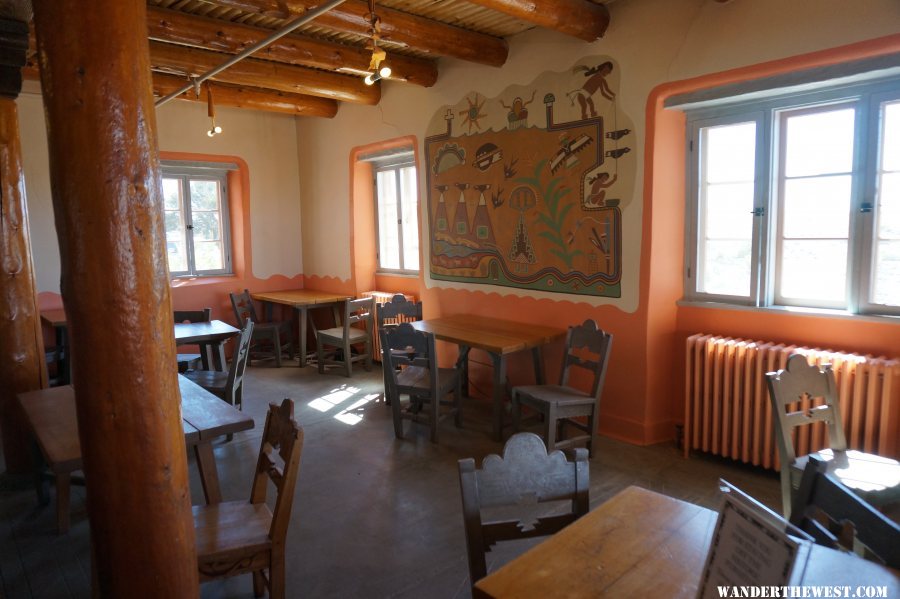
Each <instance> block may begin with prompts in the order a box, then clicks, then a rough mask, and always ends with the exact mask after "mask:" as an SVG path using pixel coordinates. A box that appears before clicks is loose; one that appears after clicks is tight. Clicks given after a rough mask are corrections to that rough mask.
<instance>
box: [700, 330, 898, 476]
mask: <svg viewBox="0 0 900 599" xmlns="http://www.w3.org/2000/svg"><path fill="white" fill-rule="evenodd" d="M793 353H801V354H804V355H805V356H807V359H808V360H809V362H810V364H813V363H814V364H817V365H822V364H831V365H832V368H833V370H834V375H835V382H836V385H837V389H838V392H839V401H840V406H841V417H842V419H843V424H844V431H845V434H846V437H847V445H848V447H849V448H850V449H858V450H861V451H867V452H870V453H877V454H880V455H884V456H888V457H897V449H898V443H897V429H898V427H897V424H898V412H900V360H897V359H888V358H885V357H872V356H863V355H857V354H850V353H845V352H836V351H829V350H822V349H811V348H808V347H797V346H794V345H785V344H783V343H775V342H771V341H748V340H746V339H734V338H731V337H720V336H716V335H704V334H697V335H691V336H690V337H688V339H687V359H686V363H685V402H684V454H685V457H687V456H688V454H689V453H690V451H691V450H697V451H703V452H708V453H712V454H715V455H720V456H723V457H727V458H732V459H735V460H740V461H741V462H746V463H748V464H753V465H756V466H762V467H764V468H772V469H776V470H777V469H778V468H779V463H778V455H777V454H778V445H777V443H776V441H775V437H774V434H775V430H774V424H773V420H772V406H771V405H770V403H769V392H768V388H767V387H766V379H765V373H767V372H772V371H774V370H778V369H780V368H784V366H785V364H786V362H787V359H788V356H790V355H791V354H793ZM804 402H805V403H807V404H809V405H808V406H803V407H812V406H814V405H816V404H817V403H821V402H820V401H817V400H804ZM798 403H799V402H798ZM827 444H828V439H827V434H826V432H825V426H824V424H823V423H816V424H814V425H811V426H804V427H800V428H799V429H797V431H796V433H795V435H794V447H795V449H796V451H797V455H804V454H807V453H810V452H812V451H817V450H819V449H822V448H824V447H827Z"/></svg>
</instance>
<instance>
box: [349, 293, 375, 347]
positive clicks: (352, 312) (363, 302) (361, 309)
mask: <svg viewBox="0 0 900 599" xmlns="http://www.w3.org/2000/svg"><path fill="white" fill-rule="evenodd" d="M374 308H375V300H374V299H373V298H371V297H364V298H360V299H355V300H347V301H346V302H344V341H346V340H347V338H348V336H349V334H350V327H351V326H353V325H354V324H356V323H358V322H361V323H363V325H364V326H365V328H366V333H367V334H369V335H371V334H372V330H373V326H372V323H373V320H374V315H373V310H374Z"/></svg>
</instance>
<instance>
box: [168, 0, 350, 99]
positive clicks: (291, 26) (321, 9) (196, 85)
mask: <svg viewBox="0 0 900 599" xmlns="http://www.w3.org/2000/svg"><path fill="white" fill-rule="evenodd" d="M343 2H345V0H331V1H330V2H326V3H325V4H322V5H321V6H317V7H316V8H314V9H312V10H310V11H308V12H306V13H304V14H302V15H301V16H299V17H297V18H296V19H294V20H293V21H290V22H289V23H288V24H287V25H285V26H284V27H282V28H281V29H279V30H278V31H276V32H275V33H273V34H272V35H270V36H269V37H267V38H266V39H264V40H260V41H259V42H257V43H255V44H253V45H252V46H250V47H249V48H247V49H246V50H244V51H243V52H241V53H240V54H235V55H234V56H232V57H231V58H230V59H228V60H226V61H225V62H223V63H222V64H221V65H219V66H217V67H216V68H214V69H210V70H209V71H207V72H206V73H204V74H202V75H200V76H199V77H192V78H191V81H190V82H188V83H186V84H185V85H184V87H182V88H180V89H178V90H176V91H174V92H172V93H171V94H169V95H168V96H164V97H162V98H160V99H158V100H157V101H156V103H155V106H157V107H159V106H162V105H163V104H165V103H166V102H168V101H169V100H172V99H174V98H177V97H178V96H180V95H181V94H183V93H184V92H186V91H188V90H190V89H198V90H199V89H200V84H202V83H203V82H204V81H206V80H207V79H209V78H211V77H215V76H216V75H218V74H219V73H221V72H222V71H224V70H225V69H227V68H228V67H230V66H232V65H234V64H237V63H238V62H240V61H242V60H244V59H245V58H247V57H248V56H250V55H251V54H253V53H255V52H257V51H259V50H262V49H263V48H265V47H266V46H268V45H269V44H271V43H272V42H274V41H275V40H278V39H280V38H282V37H284V36H285V35H287V34H288V33H290V32H292V31H293V30H295V29H297V28H298V27H300V26H302V25H305V24H307V23H309V22H310V21H312V20H313V19H315V18H316V17H318V16H319V15H322V14H324V13H326V12H328V11H329V10H331V9H332V8H334V7H335V6H338V5H339V4H342V3H343Z"/></svg>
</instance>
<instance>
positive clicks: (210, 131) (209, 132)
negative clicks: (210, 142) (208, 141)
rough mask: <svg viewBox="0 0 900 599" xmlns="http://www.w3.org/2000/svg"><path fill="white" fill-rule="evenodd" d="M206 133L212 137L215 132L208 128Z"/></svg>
mask: <svg viewBox="0 0 900 599" xmlns="http://www.w3.org/2000/svg"><path fill="white" fill-rule="evenodd" d="M206 134H207V135H208V136H209V137H212V136H213V135H215V134H216V132H215V131H213V130H212V129H210V130H209V131H207V132H206Z"/></svg>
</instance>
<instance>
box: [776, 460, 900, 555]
mask: <svg viewBox="0 0 900 599" xmlns="http://www.w3.org/2000/svg"><path fill="white" fill-rule="evenodd" d="M823 522H824V524H823ZM791 523H792V524H794V525H796V526H798V527H799V528H802V529H803V530H805V531H806V532H808V533H809V534H810V535H812V536H813V538H814V539H815V540H816V542H817V543H819V544H820V545H825V546H827V547H831V548H832V549H838V548H841V547H843V548H844V549H848V550H852V549H853V545H854V540H856V541H858V542H859V543H862V544H863V545H865V546H866V547H867V548H868V549H869V550H870V551H871V552H872V553H873V554H874V555H875V556H876V557H877V558H878V559H879V560H881V561H882V562H884V564H885V565H887V566H890V567H891V568H895V569H896V568H900V526H898V525H897V524H896V523H894V522H893V521H891V520H890V519H888V518H886V517H885V516H884V515H883V514H881V512H879V511H878V510H876V509H875V508H873V507H872V506H871V505H869V504H868V503H866V502H865V501H863V500H862V499H861V498H860V497H859V496H857V495H856V494H855V493H853V491H851V490H850V489H848V488H847V487H846V486H844V485H843V484H841V483H840V481H838V480H837V479H836V478H835V477H834V476H832V475H831V474H829V473H828V464H827V463H826V462H825V461H824V460H822V459H821V458H819V456H816V455H811V456H810V457H809V461H808V462H807V464H806V468H805V469H804V470H803V478H802V479H801V480H800V488H799V489H798V491H797V494H796V495H795V497H794V503H793V507H792V508H791ZM842 529H843V531H845V532H849V534H846V535H845V534H842V533H841V532H839V533H838V534H835V532H834V531H841V530H842ZM844 537H846V538H844Z"/></svg>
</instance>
